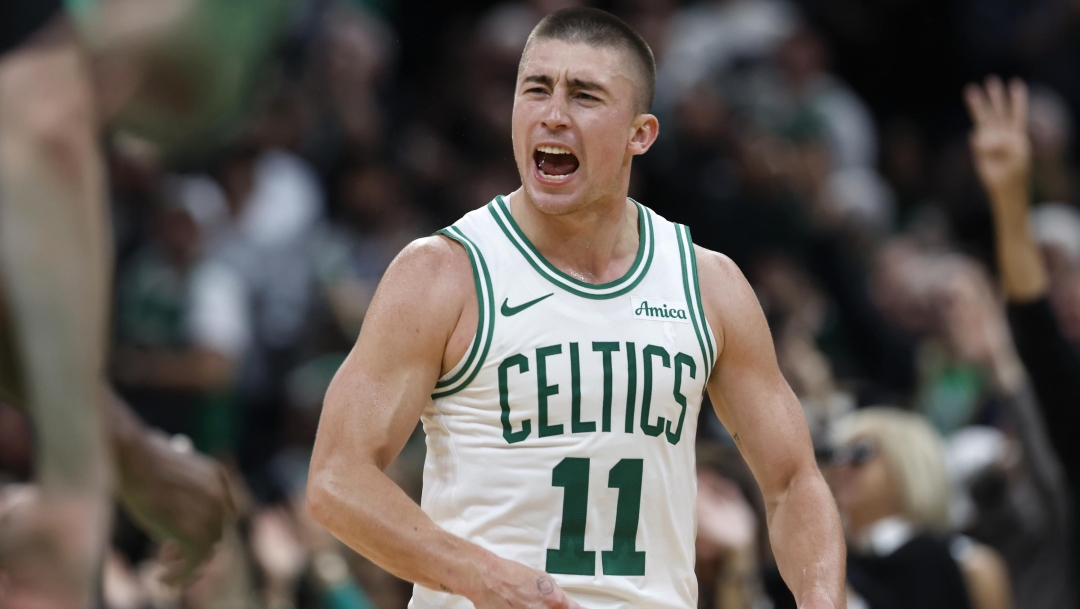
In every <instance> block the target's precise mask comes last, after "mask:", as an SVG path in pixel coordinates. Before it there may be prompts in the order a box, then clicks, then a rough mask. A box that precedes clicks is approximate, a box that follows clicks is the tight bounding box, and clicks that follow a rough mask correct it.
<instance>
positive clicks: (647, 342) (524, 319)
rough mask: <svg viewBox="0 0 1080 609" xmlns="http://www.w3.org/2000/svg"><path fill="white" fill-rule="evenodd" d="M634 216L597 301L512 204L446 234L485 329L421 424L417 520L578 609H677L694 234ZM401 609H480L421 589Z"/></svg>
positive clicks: (689, 569)
mask: <svg viewBox="0 0 1080 609" xmlns="http://www.w3.org/2000/svg"><path fill="white" fill-rule="evenodd" d="M637 209H638V216H639V221H638V225H639V235H640V244H639V249H638V253H637V257H636V258H635V259H634V263H633V265H632V266H631V267H630V270H629V271H627V272H626V274H625V275H623V277H622V278H620V279H618V280H616V281H612V282H610V283H605V284H599V285H594V284H588V283H584V282H581V281H578V280H577V279H574V278H572V277H570V276H569V275H566V274H565V273H563V272H561V271H559V270H558V269H557V268H555V267H554V266H553V265H552V264H550V263H549V262H548V261H547V260H545V259H544V257H543V256H542V255H541V254H540V253H539V252H538V251H537V250H536V248H535V247H533V245H532V244H531V243H530V242H529V240H528V239H527V238H526V237H525V235H524V233H523V232H522V231H521V230H520V229H519V228H518V226H517V223H516V222H515V221H514V219H513V218H512V217H511V215H510V210H509V205H508V203H507V198H506V197H497V198H496V199H495V200H494V201H492V202H491V203H490V204H488V205H487V206H486V207H483V208H481V209H478V210H476V211H473V212H471V213H469V214H467V215H466V216H465V217H463V218H462V219H461V220H459V221H458V222H457V223H456V224H454V225H453V226H451V227H449V228H447V229H444V230H443V231H441V232H442V234H444V235H446V236H448V237H450V238H452V239H454V240H456V241H458V242H459V243H461V244H462V245H463V246H464V247H465V249H466V251H468V254H469V258H470V260H471V262H472V267H473V275H474V278H475V280H476V291H477V297H478V300H479V305H480V307H479V315H478V317H479V324H478V329H477V332H476V336H475V338H474V340H473V343H472V345H471V347H470V349H469V350H468V352H467V353H466V355H465V357H464V358H462V361H461V362H460V363H459V364H458V365H457V366H456V367H455V368H454V369H453V370H451V371H450V372H448V373H447V374H446V376H444V377H443V378H442V379H440V380H439V382H438V384H437V385H436V388H435V393H434V394H433V396H432V397H433V401H432V404H431V405H430V406H429V407H428V408H427V410H426V411H425V412H424V415H423V423H424V431H425V432H426V433H427V448H428V453H427V462H426V464H425V467H424V491H423V499H422V501H421V506H422V507H423V509H424V511H425V512H426V513H427V514H428V515H430V516H431V518H432V519H433V520H434V521H435V522H436V523H438V524H439V525H440V526H442V527H443V528H444V529H446V530H447V531H449V532H451V533H453V534H455V535H458V536H460V537H463V538H465V539H467V540H469V541H472V542H474V543H476V544H478V545H480V546H482V547H484V548H487V549H488V550H491V551H492V552H494V553H495V554H497V555H499V556H501V557H503V558H508V559H511V560H515V561H518V562H521V563H524V564H526V565H528V566H530V567H533V568H536V569H540V570H544V571H547V572H548V573H551V574H552V576H553V577H554V579H555V581H556V582H557V583H558V584H559V585H560V586H561V587H562V588H563V589H564V590H566V591H567V592H568V593H569V594H570V595H571V596H572V597H573V598H574V599H575V600H577V601H578V602H579V603H581V605H582V606H583V607H586V608H587V609H600V608H607V607H637V608H647V607H657V608H658V607H665V608H666V607H678V608H680V609H688V608H693V607H697V580H696V579H695V576H694V539H695V535H696V529H697V522H696V515H695V508H696V497H697V475H696V472H695V459H694V438H695V434H696V431H697V419H698V410H699V408H700V406H701V398H702V394H703V393H704V390H705V383H706V380H707V379H708V377H709V372H710V371H711V370H712V367H713V362H714V361H715V359H716V343H715V341H714V340H713V334H712V331H711V330H710V328H709V326H708V323H707V322H706V321H705V317H704V313H703V307H702V304H701V297H700V293H699V291H698V285H697V268H696V267H697V265H696V262H695V259H694V250H693V245H692V244H691V242H690V231H689V229H687V228H686V227H685V226H682V225H678V224H674V223H671V222H668V221H667V220H665V219H663V218H661V217H660V216H658V215H656V214H655V213H653V212H652V211H651V210H649V209H648V208H646V207H644V206H642V205H640V204H638V206H637ZM409 606H410V607H413V608H416V609H428V608H433V607H442V608H455V609H457V608H466V607H472V606H473V605H472V603H470V602H469V601H468V600H466V599H464V598H462V597H460V596H453V595H449V594H445V593H442V592H436V591H432V590H429V589H426V588H423V587H420V586H417V587H416V588H415V590H414V592H413V600H412V602H411V603H410V605H409Z"/></svg>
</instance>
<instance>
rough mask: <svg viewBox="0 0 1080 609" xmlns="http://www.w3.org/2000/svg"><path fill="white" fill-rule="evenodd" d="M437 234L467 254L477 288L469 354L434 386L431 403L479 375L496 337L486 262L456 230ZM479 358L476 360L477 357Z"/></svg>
mask: <svg viewBox="0 0 1080 609" xmlns="http://www.w3.org/2000/svg"><path fill="white" fill-rule="evenodd" d="M439 234H442V235H446V236H447V237H449V238H451V239H453V240H454V241H457V242H458V243H460V244H461V246H462V247H464V248H465V251H466V252H467V253H468V254H469V262H470V263H471V265H472V270H473V281H474V282H475V284H476V303H477V307H476V310H477V314H476V315H477V317H476V335H475V336H474V337H473V342H472V346H471V347H470V348H469V354H468V355H467V356H465V359H464V360H463V362H462V363H461V364H459V365H458V366H454V370H451V371H450V372H447V373H446V375H447V376H448V377H449V378H443V379H440V380H439V381H438V382H437V383H435V392H434V393H432V394H431V399H433V400H434V399H438V398H442V397H446V396H448V395H453V394H455V393H457V392H459V391H461V390H462V389H464V388H465V387H467V386H468V385H469V383H471V382H472V380H473V379H474V378H476V375H477V374H478V373H479V372H480V368H481V367H483V365H484V360H485V359H487V354H488V350H489V349H490V348H491V338H492V336H494V334H495V294H494V292H493V291H492V289H491V274H490V273H488V267H487V262H486V261H485V260H484V255H483V254H481V253H480V248H478V247H476V244H475V243H473V242H472V240H471V239H469V238H468V237H466V236H465V233H463V232H461V229H459V228H458V227H456V226H450V227H448V228H444V229H442V230H440V231H439ZM478 356H479V357H478Z"/></svg>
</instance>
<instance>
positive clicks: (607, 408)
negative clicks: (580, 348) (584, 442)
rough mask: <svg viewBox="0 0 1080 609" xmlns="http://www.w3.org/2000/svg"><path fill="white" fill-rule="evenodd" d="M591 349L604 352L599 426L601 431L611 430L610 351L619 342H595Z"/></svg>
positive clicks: (617, 345)
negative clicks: (602, 404) (601, 410)
mask: <svg viewBox="0 0 1080 609" xmlns="http://www.w3.org/2000/svg"><path fill="white" fill-rule="evenodd" d="M592 350H593V351H600V352H602V353H603V354H604V410H603V414H602V416H601V417H600V421H601V423H600V426H601V430H602V431H611V378H612V373H611V353H612V352H613V351H618V350H619V343H602V342H595V343H593V344H592Z"/></svg>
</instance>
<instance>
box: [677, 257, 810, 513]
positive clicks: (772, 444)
mask: <svg viewBox="0 0 1080 609" xmlns="http://www.w3.org/2000/svg"><path fill="white" fill-rule="evenodd" d="M698 259H699V266H700V267H702V269H703V271H704V272H703V273H702V286H701V288H702V299H703V300H704V302H705V305H706V315H708V316H709V321H710V324H712V325H713V327H714V328H721V331H722V340H723V343H722V346H721V351H720V355H719V356H718V357H717V362H716V366H715V368H714V369H713V372H712V375H711V376H710V378H709V385H708V391H709V398H710V399H711V400H712V403H713V407H714V408H715V409H716V413H717V416H718V417H720V420H721V422H722V423H723V424H724V427H726V428H727V430H728V431H729V432H730V433H731V434H732V437H733V438H735V440H736V444H737V445H738V447H739V451H740V452H741V453H742V455H743V458H745V459H746V462H747V464H748V465H749V466H750V469H751V470H752V471H753V472H754V476H755V477H756V478H757V479H758V483H759V485H760V486H761V489H762V491H763V492H764V493H765V495H766V497H769V495H770V494H771V493H773V492H780V491H782V490H783V489H784V488H786V486H787V481H788V480H789V479H790V478H791V476H793V475H794V474H795V473H796V472H797V471H798V470H799V468H800V467H801V466H803V465H806V464H807V463H812V462H813V448H812V446H811V443H810V437H809V433H808V431H807V428H806V420H805V418H804V415H803V412H802V407H801V405H800V404H799V401H798V399H797V398H796V397H795V394H794V393H793V392H792V391H791V388H790V386H788V383H787V381H786V380H785V379H784V377H783V375H782V374H781V373H780V367H779V365H778V364H777V361H776V353H775V350H774V348H773V341H772V335H771V333H770V332H769V326H768V323H767V321H766V320H765V314H764V313H763V312H762V310H761V306H760V304H759V303H758V301H757V298H756V296H755V295H754V291H753V289H752V288H751V287H750V284H749V283H748V282H747V281H746V279H745V278H744V277H743V275H742V273H741V272H740V271H739V269H738V268H737V267H736V266H735V264H734V263H732V262H731V261H730V260H729V259H727V258H726V257H723V256H720V255H719V254H715V253H713V252H707V251H704V250H700V249H699V250H698ZM710 280H711V285H707V283H709V282H710ZM718 342H719V341H718Z"/></svg>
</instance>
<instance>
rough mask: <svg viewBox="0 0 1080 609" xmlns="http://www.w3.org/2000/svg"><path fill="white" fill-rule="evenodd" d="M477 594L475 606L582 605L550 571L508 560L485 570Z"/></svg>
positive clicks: (541, 608) (546, 608)
mask: <svg viewBox="0 0 1080 609" xmlns="http://www.w3.org/2000/svg"><path fill="white" fill-rule="evenodd" d="M477 596H478V598H474V599H472V601H473V604H474V605H476V609H581V605H579V604H577V603H576V602H574V600H573V599H571V598H570V597H569V596H567V595H566V593H565V592H563V591H562V588H560V587H559V586H558V585H557V584H556V583H555V580H553V579H552V578H551V576H550V575H548V574H547V573H545V572H543V571H537V570H536V569H530V568H529V567H526V566H525V565H523V564H520V563H516V562H513V561H509V560H507V561H501V562H499V563H498V565H497V566H496V567H495V568H494V569H493V570H491V571H489V572H488V573H487V574H486V576H485V577H484V589H483V590H482V591H481V592H480V594H479V595H477Z"/></svg>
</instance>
